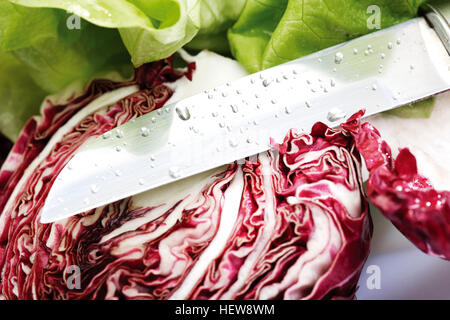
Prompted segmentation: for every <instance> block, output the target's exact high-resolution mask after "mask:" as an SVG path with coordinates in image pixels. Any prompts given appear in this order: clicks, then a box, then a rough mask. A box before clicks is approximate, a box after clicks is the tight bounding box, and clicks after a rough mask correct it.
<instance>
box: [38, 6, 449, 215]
mask: <svg viewBox="0 0 450 320" xmlns="http://www.w3.org/2000/svg"><path fill="white" fill-rule="evenodd" d="M446 2H447V1H436V2H435V3H433V4H430V5H426V6H425V7H424V15H423V17H420V18H416V19H412V20H410V21H407V22H404V23H402V24H399V25H396V26H394V27H391V28H388V29H384V30H381V31H377V32H374V33H372V34H369V35H367V36H363V37H361V38H357V39H355V40H352V41H349V42H346V43H344V44H340V45H337V46H334V47H331V48H329V49H325V50H323V51H320V52H317V53H315V54H312V55H309V56H306V57H303V58H300V59H298V60H294V61H292V62H288V63H286V64H283V65H280V66H277V67H274V68H271V69H268V70H265V71H262V72H259V73H255V74H252V75H249V76H247V77H244V78H241V79H239V80H237V81H234V82H231V83H227V84H224V85H222V86H219V87H217V88H214V89H211V90H207V91H205V92H202V93H200V94H197V95H195V96H192V97H190V98H187V99H184V100H182V101H178V102H176V103H173V104H170V105H166V106H164V107H163V108H161V109H158V110H155V111H153V112H150V113H148V114H146V115H144V116H142V117H139V118H137V119H135V120H132V121H130V122H128V123H126V124H124V125H122V126H120V127H118V128H116V129H114V130H112V131H110V132H107V133H105V134H103V135H102V136H100V137H98V138H97V139H94V140H93V141H91V142H89V143H87V144H86V145H84V146H83V147H81V148H80V149H79V150H78V151H77V152H76V153H75V155H74V156H73V158H72V159H71V160H70V161H69V163H68V164H67V165H66V166H65V167H64V169H63V170H62V171H61V172H60V174H59V175H58V178H57V179H56V181H55V183H54V184H53V186H52V188H51V190H50V192H49V195H48V197H47V200H46V202H45V205H44V208H43V211H42V214H41V223H50V222H54V221H57V220H60V219H64V218H67V217H70V216H72V215H75V214H78V213H81V212H85V211H88V210H90V209H93V208H97V207H99V206H102V205H106V204H108V203H111V202H114V201H117V200H120V199H123V198H126V197H129V196H132V195H135V194H138V193H141V192H144V191H147V190H150V189H153V188H156V187H159V186H162V185H165V184H168V183H171V182H174V181H177V180H180V179H183V178H186V177H189V176H192V175H194V174H197V173H200V172H203V171H206V170H209V169H212V168H215V167H219V166H221V165H225V164H229V163H232V162H234V161H236V160H239V159H243V158H246V157H250V156H252V155H256V154H258V153H260V152H264V151H267V150H268V149H270V148H271V146H272V145H273V144H272V142H271V141H275V142H281V141H282V139H283V138H284V136H285V134H286V133H287V131H288V130H289V129H291V128H297V129H299V130H302V129H303V130H309V129H310V128H311V127H312V125H313V124H314V123H316V122H318V121H321V122H324V123H325V124H327V125H329V126H331V127H336V126H337V125H339V123H341V122H342V121H345V120H346V119H347V118H348V117H349V116H351V115H352V114H353V113H355V112H356V111H358V110H360V109H362V108H364V109H365V110H366V113H365V116H370V115H373V114H376V113H379V112H382V111H386V110H389V109H393V108H397V107H400V106H403V105H407V104H410V103H413V102H415V101H419V100H422V99H425V98H428V97H430V96H433V95H435V94H438V93H441V92H445V91H447V90H449V89H450V56H449V54H450V30H449V21H450V5H449V4H446ZM118 172H120V175H119V174H117V173H118ZM61 199H62V200H61Z"/></svg>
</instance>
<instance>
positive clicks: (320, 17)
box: [228, 0, 426, 72]
mask: <svg viewBox="0 0 450 320" xmlns="http://www.w3.org/2000/svg"><path fill="white" fill-rule="evenodd" d="M424 2H426V0H396V1H392V0H333V1H330V0H328V1H327V0H320V1H319V0H248V1H247V3H246V5H245V7H244V9H243V11H242V14H241V15H240V17H239V19H238V21H237V22H236V24H235V25H234V26H233V27H232V28H231V29H230V30H229V33H228V38H229V40H230V45H231V49H232V53H233V54H234V56H235V57H236V58H237V59H238V60H239V61H240V62H241V63H242V64H243V65H244V67H245V68H246V69H247V70H248V71H249V72H256V71H260V70H263V69H266V68H270V67H273V66H276V65H279V64H281V63H284V62H287V61H290V60H293V59H296V58H299V57H302V56H305V55H308V54H310V53H313V52H316V51H318V50H321V49H324V48H327V47H330V46H333V45H336V44H339V43H342V42H345V41H347V40H350V39H353V38H356V37H359V36H362V35H364V34H367V33H369V32H372V31H376V29H372V30H371V29H369V28H368V23H367V22H368V19H369V18H370V16H371V15H372V13H370V12H369V13H368V10H367V9H368V8H369V7H370V6H374V5H376V6H378V7H379V8H380V13H381V21H380V22H381V24H380V27H381V28H386V27H390V26H392V25H394V24H397V23H400V22H403V21H405V20H407V19H410V18H412V17H415V16H416V15H417V12H418V8H419V6H420V5H421V4H422V3H424Z"/></svg>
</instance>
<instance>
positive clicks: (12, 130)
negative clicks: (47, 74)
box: [0, 52, 46, 141]
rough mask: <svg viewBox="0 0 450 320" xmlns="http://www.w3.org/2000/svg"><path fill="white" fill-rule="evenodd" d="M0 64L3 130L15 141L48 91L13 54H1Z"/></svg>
mask: <svg viewBox="0 0 450 320" xmlns="http://www.w3.org/2000/svg"><path fill="white" fill-rule="evenodd" d="M0 61H1V63H0V131H1V132H2V133H3V134H4V135H5V136H6V137H7V138H9V139H10V140H11V141H15V139H16V138H17V137H18V135H19V131H20V129H21V128H22V126H23V125H24V124H25V122H26V121H28V119H29V118H30V117H31V116H33V115H34V114H38V113H39V107H40V101H42V100H43V99H44V97H45V95H46V92H45V91H44V90H42V89H41V88H40V87H39V86H37V85H36V84H35V82H34V81H33V79H31V77H30V76H29V74H28V72H27V71H26V70H25V69H24V68H23V66H22V64H21V63H20V62H19V61H18V60H17V59H16V58H15V57H14V56H13V55H11V54H9V53H3V52H0ZM18 84H19V85H18Z"/></svg>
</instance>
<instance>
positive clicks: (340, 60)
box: [334, 52, 344, 64]
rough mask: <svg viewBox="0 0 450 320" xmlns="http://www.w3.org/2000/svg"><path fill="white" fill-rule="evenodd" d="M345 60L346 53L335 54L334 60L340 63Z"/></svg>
mask: <svg viewBox="0 0 450 320" xmlns="http://www.w3.org/2000/svg"><path fill="white" fill-rule="evenodd" d="M343 60H344V54H343V53H342V52H338V53H336V55H335V56H334V62H335V63H337V64H340V63H341V62H342V61H343Z"/></svg>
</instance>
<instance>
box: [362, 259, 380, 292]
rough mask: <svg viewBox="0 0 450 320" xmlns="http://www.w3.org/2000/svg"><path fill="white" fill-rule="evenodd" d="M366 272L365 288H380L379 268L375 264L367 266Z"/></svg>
mask: <svg viewBox="0 0 450 320" xmlns="http://www.w3.org/2000/svg"><path fill="white" fill-rule="evenodd" d="M366 273H367V274H369V276H368V277H367V280H366V285H367V289H369V290H380V289H381V268H380V266H377V265H375V264H372V265H370V266H368V267H367V269H366Z"/></svg>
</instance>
